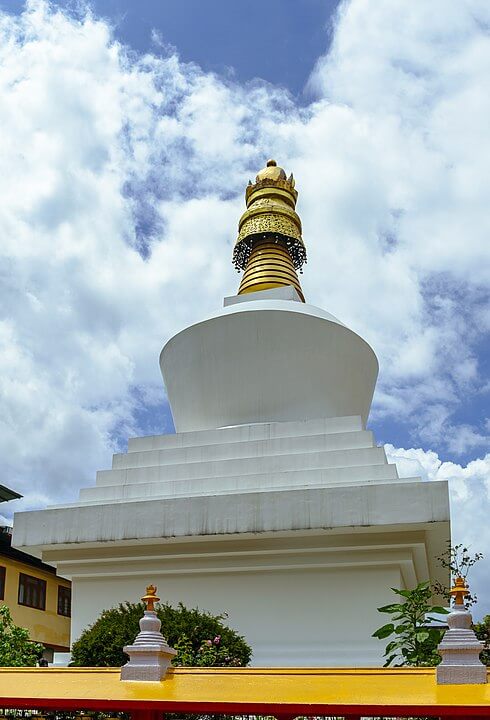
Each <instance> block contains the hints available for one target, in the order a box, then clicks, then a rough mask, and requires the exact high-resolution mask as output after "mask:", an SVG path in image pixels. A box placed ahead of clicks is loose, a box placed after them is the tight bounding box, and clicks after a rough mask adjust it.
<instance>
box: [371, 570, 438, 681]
mask: <svg viewBox="0 0 490 720" xmlns="http://www.w3.org/2000/svg"><path fill="white" fill-rule="evenodd" d="M391 589H392V590H393V592H394V593H396V594H397V595H400V596H401V597H402V598H404V599H403V601H402V602H399V603H392V604H391V605H385V606H384V607H380V608H378V612H381V613H388V614H389V615H391V616H392V617H391V622H389V623H387V624H386V625H383V626H382V627H380V628H378V629H377V630H376V632H374V633H373V637H376V638H378V639H379V640H384V639H386V638H389V637H391V636H394V638H393V640H391V641H390V642H389V643H388V645H387V646H386V648H385V651H384V655H385V658H386V662H385V665H384V666H385V667H388V666H389V665H394V666H395V667H400V666H402V665H414V666H431V665H438V664H439V663H440V661H441V657H440V655H439V653H438V652H437V646H438V645H439V643H440V642H441V640H442V636H443V634H444V630H442V629H440V628H435V627H428V626H427V622H428V621H432V620H433V618H430V617H426V615H427V614H428V613H447V612H448V611H447V610H446V609H445V608H442V607H434V606H432V605H431V602H430V601H431V598H432V590H431V588H430V585H429V583H428V582H423V583H419V585H417V587H416V588H414V589H413V590H398V589H396V588H391Z"/></svg>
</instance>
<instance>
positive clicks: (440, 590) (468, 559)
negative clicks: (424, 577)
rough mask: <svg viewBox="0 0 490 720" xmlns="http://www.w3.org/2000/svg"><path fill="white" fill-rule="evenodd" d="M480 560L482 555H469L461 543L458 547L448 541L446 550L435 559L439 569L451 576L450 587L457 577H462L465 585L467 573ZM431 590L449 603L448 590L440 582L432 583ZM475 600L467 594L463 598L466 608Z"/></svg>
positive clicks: (473, 596) (474, 596)
mask: <svg viewBox="0 0 490 720" xmlns="http://www.w3.org/2000/svg"><path fill="white" fill-rule="evenodd" d="M482 559H483V554H482V553H475V554H474V555H471V554H470V553H469V551H468V548H467V547H464V546H463V543H460V544H459V545H451V541H449V540H448V543H447V549H446V550H445V551H444V552H443V553H442V555H440V556H439V557H437V558H436V560H437V561H438V562H439V564H440V565H441V567H443V568H445V569H446V570H449V573H450V576H451V585H453V584H454V581H455V580H456V578H457V577H462V578H463V580H464V581H465V583H467V578H468V573H469V571H470V570H471V568H472V567H473V565H475V564H476V563H477V562H479V561H480V560H482ZM433 589H434V592H435V593H436V594H437V595H440V596H441V597H443V598H445V600H447V601H448V603H450V601H451V594H450V592H449V590H450V588H448V587H446V586H445V585H443V584H442V583H440V582H436V583H434V588H433ZM477 599H478V598H477V597H476V595H472V594H471V593H468V595H467V596H466V598H465V605H466V607H471V606H472V605H474V604H475V603H476V601H477Z"/></svg>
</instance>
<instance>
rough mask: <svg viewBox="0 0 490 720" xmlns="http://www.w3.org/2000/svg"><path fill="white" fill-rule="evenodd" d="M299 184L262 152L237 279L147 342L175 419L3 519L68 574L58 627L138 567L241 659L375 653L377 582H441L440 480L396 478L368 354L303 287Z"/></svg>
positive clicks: (77, 627)
mask: <svg viewBox="0 0 490 720" xmlns="http://www.w3.org/2000/svg"><path fill="white" fill-rule="evenodd" d="M296 200H297V191H296V188H295V181H294V178H293V176H292V175H290V176H289V177H287V175H286V173H285V172H284V170H283V169H282V168H280V167H278V166H277V164H276V163H275V161H273V160H270V161H269V162H268V163H267V166H266V167H265V168H264V169H263V170H261V171H260V172H259V173H258V175H257V178H256V181H255V182H254V183H249V185H248V187H247V189H246V204H247V209H246V211H245V212H244V214H243V215H242V217H241V219H240V222H239V234H238V239H237V242H236V245H235V249H234V255H233V261H234V264H235V266H236V267H237V269H239V270H243V271H244V274H243V277H242V280H241V284H240V288H239V291H238V294H237V295H236V296H233V297H228V298H225V301H224V307H223V309H222V310H220V311H219V312H217V313H215V314H214V315H212V316H211V317H209V318H207V319H205V320H203V321H202V322H199V323H197V324H194V325H191V326H190V327H187V328H186V329H184V330H182V332H179V333H178V334H177V335H175V336H174V337H173V338H171V339H170V340H169V341H168V342H167V343H166V345H165V346H164V348H163V350H162V353H161V357H160V366H161V370H162V373H163V377H164V381H165V385H166V388H167V393H168V397H169V400H170V405H171V409H172V414H173V418H174V422H175V429H176V432H175V434H170V435H158V436H152V437H141V438H132V439H130V440H129V442H128V451H127V453H121V454H116V455H114V458H113V467H112V469H111V470H102V471H101V472H99V473H98V474H97V479H96V484H95V486H94V487H88V488H84V489H82V490H81V491H80V496H79V501H78V502H76V503H74V504H71V505H64V506H59V507H51V508H48V509H46V510H43V511H37V512H25V513H19V514H17V515H16V516H15V524H14V526H15V532H14V542H15V545H16V546H17V547H19V548H22V549H23V550H26V551H27V552H30V553H34V554H37V555H39V556H40V557H42V559H43V560H44V561H46V562H49V563H52V564H54V565H56V566H57V569H58V572H59V574H61V575H63V576H64V577H69V578H70V579H71V580H72V582H73V611H72V616H73V622H72V638H73V639H76V638H77V636H78V635H79V634H80V632H81V631H82V630H83V628H85V627H86V626H87V625H88V624H90V623H91V622H93V621H94V620H95V619H96V617H97V616H98V615H99V613H100V612H101V611H102V610H103V609H105V608H108V607H112V606H113V605H114V604H117V602H123V601H125V600H131V601H136V600H137V599H138V598H139V594H140V592H139V591H140V588H141V586H142V585H144V584H145V583H146V582H148V583H149V582H154V583H156V584H157V585H158V587H159V588H160V590H161V593H162V597H163V598H164V599H165V600H167V601H170V602H172V603H177V602H179V601H182V602H183V603H184V604H186V605H188V606H191V607H194V606H199V607H200V608H201V609H206V610H210V611H212V612H222V611H226V612H227V613H228V615H229V622H230V625H231V626H233V627H235V628H236V629H238V630H239V631H240V632H241V633H243V634H244V635H245V637H246V639H247V640H248V641H249V643H250V644H251V646H252V648H253V653H254V655H253V664H255V665H330V666H336V665H337V666H338V665H350V666H351V665H378V664H379V663H380V661H381V653H382V643H379V641H377V640H375V639H373V638H372V637H371V633H372V632H373V631H374V630H375V629H376V628H377V627H378V626H379V625H380V623H381V622H382V618H381V619H380V617H381V616H380V615H379V614H378V613H377V607H379V606H380V605H383V604H387V603H388V602H390V601H391V600H392V593H391V590H390V588H392V587H406V588H409V587H413V586H414V585H415V584H416V583H417V582H420V581H422V580H426V579H431V580H436V579H439V580H442V581H447V578H446V577H445V576H444V574H442V576H441V573H442V571H441V570H440V569H438V567H437V563H436V561H435V557H436V556H437V555H439V554H440V553H441V552H442V551H443V550H444V548H445V543H446V542H447V540H448V538H449V501H448V487H447V483H446V482H445V481H439V482H425V481H422V480H421V479H420V478H403V479H400V478H399V477H398V474H397V470H396V467H395V466H394V465H390V464H388V462H387V459H386V456H385V452H384V449H383V448H382V447H377V446H376V444H375V441H374V439H373V435H372V433H371V432H370V431H369V430H367V429H366V422H367V419H368V415H369V410H370V406H371V401H372V397H373V392H374V387H375V383H376V378H377V373H378V363H377V360H376V356H375V354H374V352H373V350H372V349H371V348H370V347H369V345H368V344H367V343H366V342H365V341H364V340H363V339H362V338H360V337H359V336H358V335H357V334H356V333H355V332H353V331H352V330H350V329H349V328H348V327H346V326H345V325H344V324H343V323H342V322H340V321H339V320H337V319H336V318H335V317H333V316H332V315H330V313H328V312H326V311H324V310H322V309H320V308H317V307H314V306H313V305H309V304H307V303H306V302H305V298H304V294H303V291H302V288H301V285H300V282H299V279H298V271H300V270H301V268H302V266H303V265H304V263H305V261H306V249H305V244H304V242H303V239H302V230H301V221H300V218H299V216H298V214H297V213H296V209H295V207H296Z"/></svg>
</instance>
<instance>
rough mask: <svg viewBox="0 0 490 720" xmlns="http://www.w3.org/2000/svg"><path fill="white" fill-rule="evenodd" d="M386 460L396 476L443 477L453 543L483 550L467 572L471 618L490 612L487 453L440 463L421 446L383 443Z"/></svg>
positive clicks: (489, 464) (489, 462)
mask: <svg viewBox="0 0 490 720" xmlns="http://www.w3.org/2000/svg"><path fill="white" fill-rule="evenodd" d="M385 450H386V455H387V457H388V462H393V463H396V465H397V467H398V473H399V475H400V477H414V476H420V477H422V478H424V479H425V480H428V481H434V480H447V481H448V483H449V492H450V501H451V535H452V543H453V544H454V545H456V544H459V543H462V544H463V545H464V546H465V547H467V548H468V549H469V551H470V554H472V555H473V554H475V553H483V555H484V558H483V560H481V561H480V562H479V563H477V564H476V565H475V566H474V567H473V568H472V569H471V570H470V574H469V575H468V580H469V582H470V585H471V589H472V592H473V593H474V594H476V595H477V597H478V603H477V605H476V606H475V608H474V609H473V615H474V618H475V620H480V619H481V618H482V617H484V616H485V615H488V614H490V593H489V588H488V563H489V561H490V526H489V523H488V509H489V507H490V453H487V454H486V455H485V456H484V457H483V458H480V459H478V460H472V461H471V462H469V463H468V464H467V465H466V466H462V465H458V464H457V463H452V462H442V461H441V460H440V459H439V456H438V455H437V453H435V452H433V451H432V450H429V451H425V450H422V449H421V448H411V449H408V450H405V449H404V448H395V447H393V445H385Z"/></svg>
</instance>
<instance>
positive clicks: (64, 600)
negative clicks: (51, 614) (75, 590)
mask: <svg viewBox="0 0 490 720" xmlns="http://www.w3.org/2000/svg"><path fill="white" fill-rule="evenodd" d="M58 615H64V616H65V617H71V588H69V587H64V586H63V585H58Z"/></svg>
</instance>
